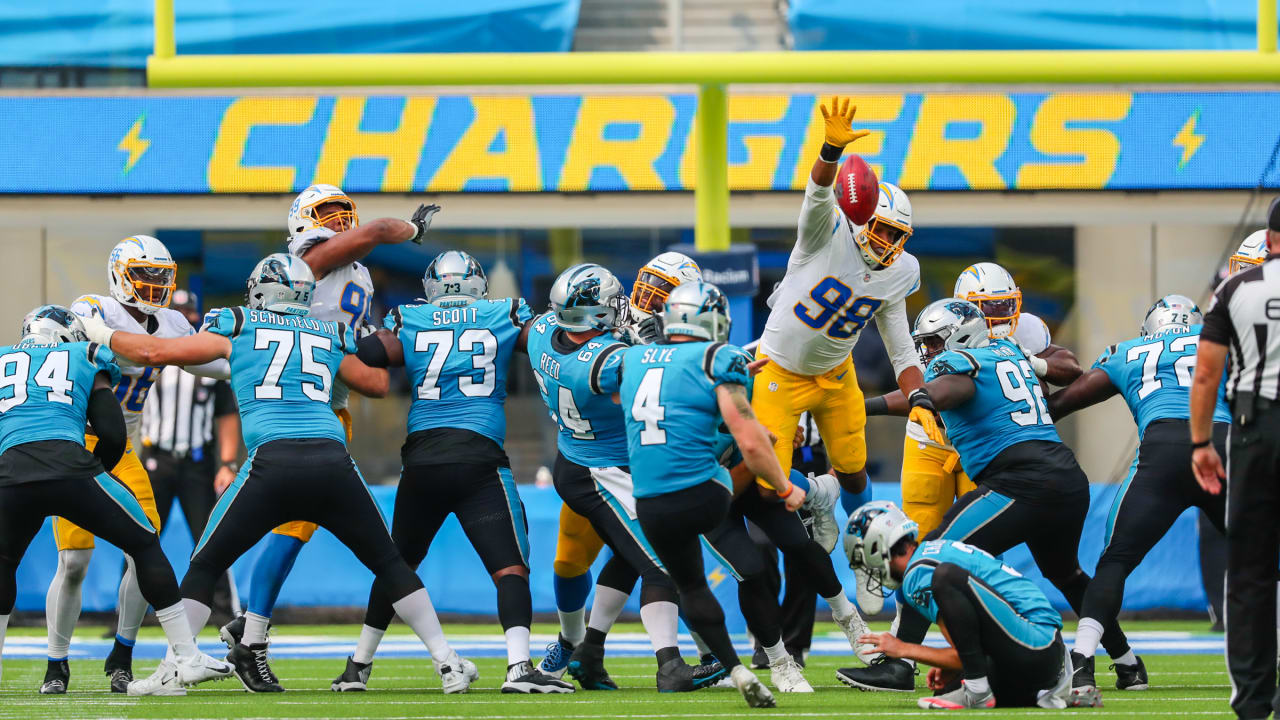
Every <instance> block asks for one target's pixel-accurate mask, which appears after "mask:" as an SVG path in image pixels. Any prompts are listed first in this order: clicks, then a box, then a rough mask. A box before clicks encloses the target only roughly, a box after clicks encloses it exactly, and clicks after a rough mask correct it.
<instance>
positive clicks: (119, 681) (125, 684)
mask: <svg viewBox="0 0 1280 720" xmlns="http://www.w3.org/2000/svg"><path fill="white" fill-rule="evenodd" d="M107 677H108V678H110V679H111V692H113V693H128V692H129V683H131V682H133V671H132V670H130V669H128V668H116V669H115V670H112V671H111V672H108V673H107Z"/></svg>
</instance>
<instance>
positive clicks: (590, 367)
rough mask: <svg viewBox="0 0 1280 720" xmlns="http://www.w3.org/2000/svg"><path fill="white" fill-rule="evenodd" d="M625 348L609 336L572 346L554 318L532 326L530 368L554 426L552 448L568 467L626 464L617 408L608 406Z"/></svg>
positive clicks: (624, 438) (622, 426)
mask: <svg viewBox="0 0 1280 720" xmlns="http://www.w3.org/2000/svg"><path fill="white" fill-rule="evenodd" d="M626 348H627V345H626V343H623V342H622V341H620V340H617V339H615V338H613V337H612V336H610V335H601V336H599V337H595V338H592V339H591V340H588V341H587V342H585V343H582V344H581V345H576V344H574V343H572V342H570V340H569V338H568V337H567V336H566V335H565V334H564V332H562V331H561V330H559V328H558V326H557V325H556V316H555V314H554V313H545V314H543V315H539V316H538V318H537V319H535V320H534V321H533V329H532V330H531V331H530V332H529V364H530V365H532V366H533V377H534V378H535V379H536V380H537V381H538V391H539V392H541V393H542V402H544V403H546V406H547V411H548V412H549V413H550V414H551V419H552V420H554V421H555V422H556V424H557V425H558V426H559V433H558V434H557V435H556V447H557V449H559V450H560V454H562V455H564V456H565V458H567V459H568V460H569V461H570V462H573V463H576V464H578V465H581V466H583V467H621V466H625V465H627V464H628V462H630V461H629V459H628V455H627V428H626V425H625V423H624V421H623V418H622V408H621V407H619V406H618V404H617V403H615V402H614V401H613V393H615V392H617V391H618V366H619V365H621V363H622V351H623V350H625V349H626Z"/></svg>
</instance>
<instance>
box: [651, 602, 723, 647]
mask: <svg viewBox="0 0 1280 720" xmlns="http://www.w3.org/2000/svg"><path fill="white" fill-rule="evenodd" d="M640 610H641V612H643V611H644V608H640ZM641 617H643V615H642V616H641ZM685 624H686V625H687V624H688V621H685ZM645 629H646V630H647V629H648V628H645ZM689 637H691V638H693V644H694V645H695V646H696V647H697V648H698V657H703V656H705V655H710V654H712V653H711V646H710V645H708V644H707V643H706V641H705V640H703V639H702V636H701V635H699V634H698V633H696V632H694V631H693V630H690V631H689Z"/></svg>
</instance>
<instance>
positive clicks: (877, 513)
mask: <svg viewBox="0 0 1280 720" xmlns="http://www.w3.org/2000/svg"><path fill="white" fill-rule="evenodd" d="M919 533H920V526H919V525H917V524H916V522H915V521H914V520H912V519H910V518H908V517H907V515H906V513H904V512H902V509H901V508H899V507H898V506H897V505H894V504H893V503H892V502H889V501H888V500H872V501H871V502H869V503H867V504H865V505H863V506H861V507H859V508H858V509H857V510H854V511H853V514H852V515H850V516H849V523H848V524H847V525H846V526H845V532H844V554H845V557H846V558H848V559H849V567H850V568H853V569H855V570H858V569H860V570H862V571H864V572H866V574H867V588H868V590H869V591H870V592H872V593H877V592H878V593H879V594H880V595H882V596H884V597H889V595H891V594H893V591H894V590H897V589H898V587H899V586H900V585H901V584H902V579H901V578H895V577H893V573H891V572H890V571H889V561H890V559H891V555H890V551H891V550H893V546H894V545H897V544H898V542H899V541H900V540H902V539H903V538H908V537H911V538H914V537H917V536H918V535H919Z"/></svg>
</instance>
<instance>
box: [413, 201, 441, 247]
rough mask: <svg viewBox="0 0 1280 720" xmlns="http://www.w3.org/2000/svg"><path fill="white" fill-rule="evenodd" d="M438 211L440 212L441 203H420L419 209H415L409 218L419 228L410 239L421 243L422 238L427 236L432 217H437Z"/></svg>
mask: <svg viewBox="0 0 1280 720" xmlns="http://www.w3.org/2000/svg"><path fill="white" fill-rule="evenodd" d="M438 212H440V206H439V205H435V204H432V205H419V206H418V209H417V210H414V211H413V215H412V216H411V217H410V218H409V222H410V223H412V224H413V226H414V227H416V228H418V232H416V233H414V234H413V237H411V238H409V239H410V240H412V241H414V242H415V243H417V244H419V245H421V244H422V238H424V237H426V235H427V230H428V229H429V228H430V227H431V218H433V217H435V214H436V213H438Z"/></svg>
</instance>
